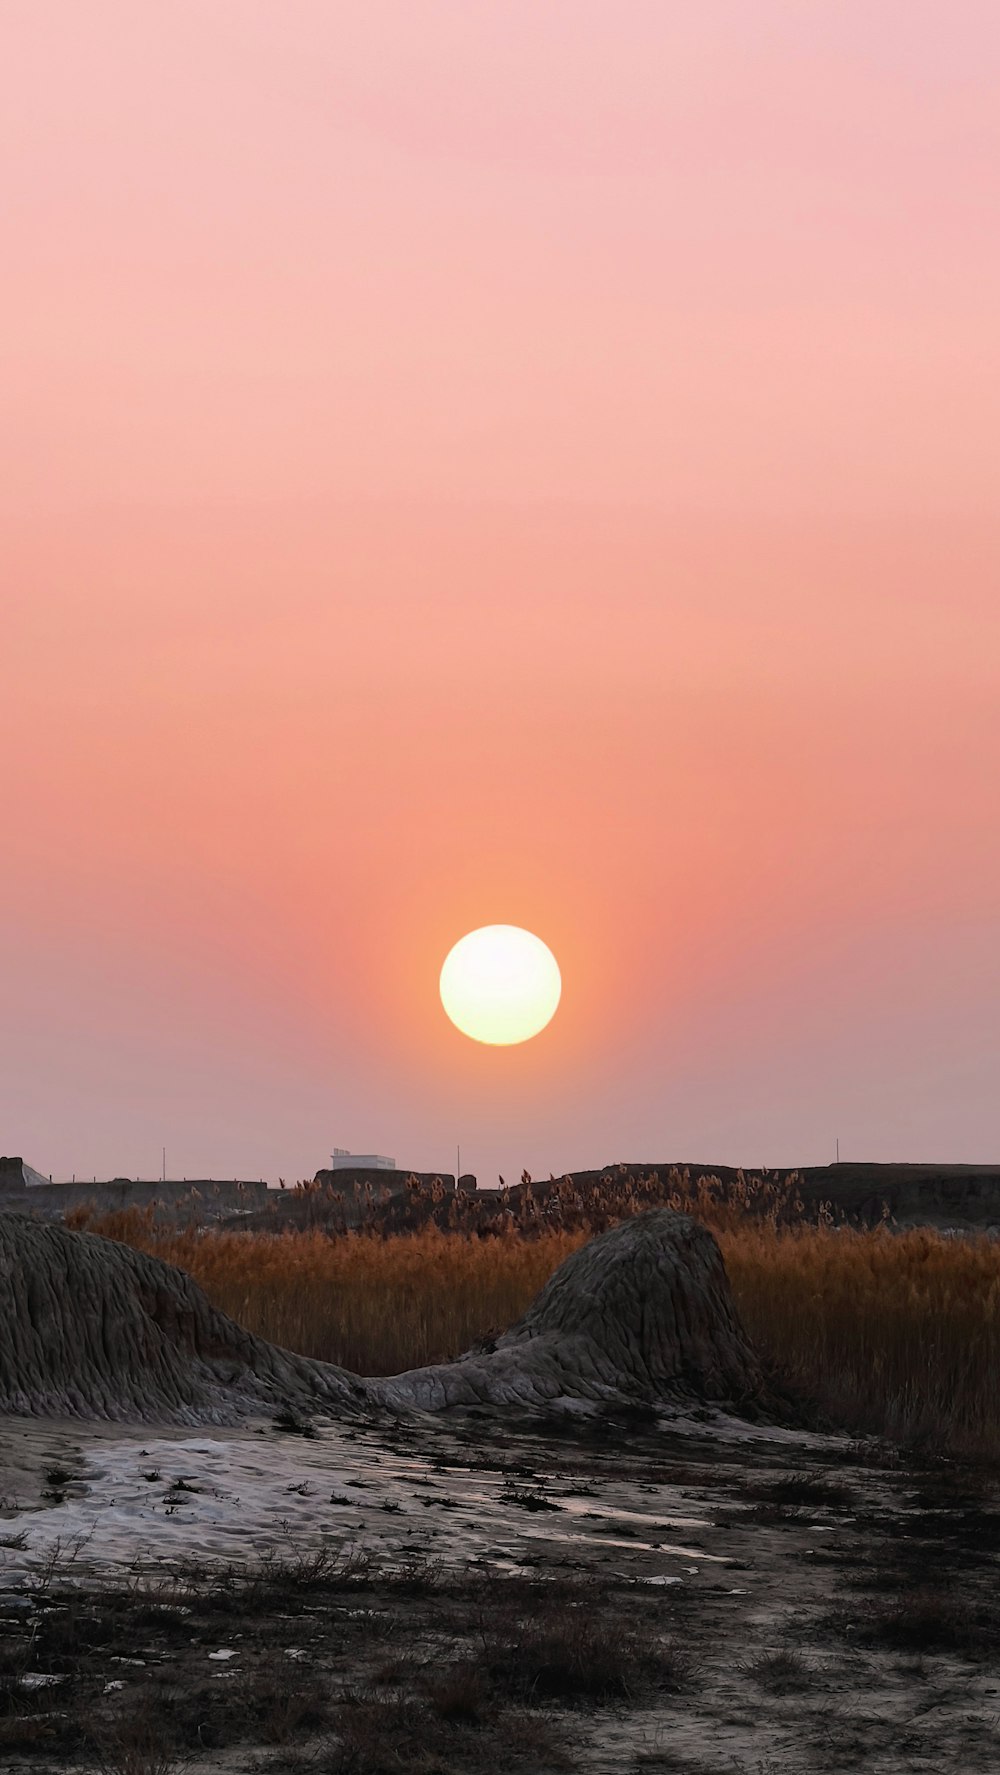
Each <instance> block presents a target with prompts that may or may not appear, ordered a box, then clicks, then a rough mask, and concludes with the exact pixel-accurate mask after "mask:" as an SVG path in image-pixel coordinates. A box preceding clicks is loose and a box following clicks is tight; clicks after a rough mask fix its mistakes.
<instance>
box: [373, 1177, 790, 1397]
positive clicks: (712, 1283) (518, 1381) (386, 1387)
mask: <svg viewBox="0 0 1000 1775" xmlns="http://www.w3.org/2000/svg"><path fill="white" fill-rule="evenodd" d="M376 1384H377V1385H378V1386H379V1387H380V1389H381V1396H382V1397H383V1398H385V1399H386V1400H388V1401H390V1402H399V1403H411V1404H413V1405H416V1406H419V1407H422V1408H423V1409H425V1410H434V1409H436V1408H438V1407H440V1406H445V1405H473V1404H485V1405H503V1404H514V1403H520V1404H525V1405H543V1404H547V1403H551V1402H552V1401H554V1400H558V1399H569V1400H597V1401H601V1400H603V1401H615V1400H626V1401H632V1402H641V1403H644V1404H649V1405H656V1404H663V1403H676V1404H691V1403H698V1404H714V1405H717V1406H723V1407H726V1408H727V1409H729V1410H732V1411H736V1412H740V1411H741V1410H747V1409H749V1410H750V1411H751V1412H752V1413H753V1415H760V1414H761V1412H766V1411H768V1410H769V1409H770V1408H771V1407H772V1406H774V1405H775V1403H776V1401H775V1400H774V1399H773V1397H772V1395H771V1392H770V1389H769V1387H768V1384H767V1382H766V1380H765V1376H764V1374H763V1372H762V1368H761V1364H760V1361H759V1359H758V1357H757V1355H756V1353H755V1351H754V1349H753V1347H752V1345H751V1343H750V1340H749V1338H748V1336H747V1334H746V1332H745V1330H744V1328H743V1326H742V1324H741V1323H740V1320H739V1317H738V1315H737V1312H736V1308H735V1306H734V1304H733V1299H732V1294H731V1292H730V1287H729V1278H728V1277H727V1275H726V1269H725V1265H724V1263H723V1261H722V1253H721V1252H720V1250H719V1247H718V1245H717V1244H716V1242H715V1239H714V1238H713V1237H712V1234H711V1233H710V1232H709V1231H708V1229H707V1227H704V1226H702V1224H701V1223H700V1221H697V1220H693V1219H692V1218H691V1217H690V1215H687V1214H677V1213H674V1212H673V1211H672V1210H671V1209H669V1208H661V1209H656V1210H654V1211H653V1212H652V1213H650V1214H641V1215H637V1216H636V1218H635V1219H633V1220H627V1221H624V1222H623V1223H622V1224H621V1225H620V1226H617V1227H613V1228H612V1229H611V1230H610V1231H609V1232H606V1233H602V1234H601V1235H600V1236H599V1237H598V1238H596V1239H592V1240H591V1242H590V1243H589V1244H588V1245H584V1246H582V1247H581V1248H580V1250H579V1251H576V1252H574V1253H573V1255H572V1256H571V1257H569V1258H567V1260H566V1262H565V1263H564V1264H562V1265H561V1266H560V1268H559V1269H558V1270H557V1271H556V1272H555V1274H554V1275H553V1276H552V1277H550V1279H549V1281H548V1282H547V1283H546V1285H545V1287H544V1288H543V1289H542V1291H541V1293H540V1294H539V1296H538V1298H537V1299H536V1300H535V1301H534V1303H533V1304H532V1305H531V1306H530V1307H529V1309H528V1311H527V1312H526V1313H525V1315H524V1317H523V1319H521V1320H519V1322H518V1323H517V1324H516V1325H515V1326H513V1327H512V1329H511V1330H510V1331H508V1332H506V1333H505V1334H504V1335H503V1336H502V1337H501V1338H499V1339H498V1340H497V1342H496V1344H495V1346H494V1347H493V1348H492V1350H489V1351H484V1352H472V1353H470V1354H469V1355H467V1356H463V1357H460V1358H459V1360H458V1361H457V1362H450V1363H444V1364H439V1365H437V1366H435V1367H432V1368H422V1369H415V1370H412V1371H411V1372H410V1373H409V1374H404V1375H397V1376H396V1377H395V1378H394V1379H393V1380H388V1381H383V1382H381V1383H376Z"/></svg>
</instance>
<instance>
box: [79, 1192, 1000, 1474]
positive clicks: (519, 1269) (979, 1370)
mask: <svg viewBox="0 0 1000 1775" xmlns="http://www.w3.org/2000/svg"><path fill="white" fill-rule="evenodd" d="M642 1184H646V1185H647V1187H645V1188H643V1187H642ZM565 1185H566V1186H567V1187H564V1186H563V1185H559V1186H558V1188H559V1189H561V1190H562V1197H561V1198H559V1197H557V1196H556V1195H552V1197H551V1202H550V1206H551V1205H552V1204H555V1205H556V1206H558V1204H559V1201H560V1200H561V1201H562V1203H563V1206H564V1207H565V1208H566V1213H565V1214H564V1215H563V1216H562V1219H563V1222H564V1224H562V1225H559V1224H556V1225H554V1226H553V1225H552V1224H551V1217H549V1224H545V1223H541V1224H540V1216H539V1209H538V1204H537V1202H535V1201H531V1202H530V1203H529V1204H528V1206H527V1208H518V1209H516V1210H515V1213H514V1215H513V1216H510V1215H508V1216H507V1217H506V1219H505V1220H504V1221H503V1222H502V1230H500V1229H498V1227H497V1224H496V1223H495V1222H491V1223H490V1230H491V1232H492V1233H493V1234H494V1235H495V1236H490V1237H483V1236H481V1233H480V1236H476V1234H474V1233H463V1232H462V1231H441V1230H440V1229H439V1228H438V1227H437V1226H435V1225H434V1224H433V1222H431V1223H426V1224H425V1225H424V1226H423V1228H422V1229H421V1230H416V1231H412V1232H404V1233H395V1234H392V1235H390V1236H387V1237H383V1236H381V1235H380V1234H379V1233H378V1232H377V1231H372V1230H367V1231H353V1232H346V1233H338V1234H336V1235H334V1236H331V1235H330V1234H329V1233H327V1232H323V1231H320V1230H318V1229H315V1228H313V1229H311V1230H306V1231H302V1232H291V1233H289V1232H285V1233H268V1232H264V1233H247V1232H213V1231H211V1230H209V1229H205V1228H199V1227H196V1226H189V1227H187V1228H184V1229H181V1230H170V1229H169V1228H164V1227H158V1226H157V1225H156V1224H155V1223H154V1221H153V1219H152V1216H151V1214H150V1213H149V1212H145V1213H143V1212H140V1211H138V1210H126V1211H124V1212H122V1213H119V1214H113V1215H107V1216H105V1217H103V1218H102V1219H93V1218H90V1217H89V1216H88V1215H87V1214H86V1212H85V1211H83V1212H80V1211H78V1212H77V1213H76V1215H75V1216H74V1217H72V1220H71V1224H76V1225H78V1226H79V1225H88V1226H89V1228H90V1230H92V1231H95V1232H101V1233H104V1234H105V1235H106V1236H109V1237H111V1238H118V1239H122V1240H124V1241H125V1242H126V1243H128V1244H132V1245H134V1246H136V1247H138V1248H139V1249H142V1250H146V1251H149V1252H151V1253H153V1254H154V1255H155V1256H158V1257H162V1258H165V1259H166V1260H167V1261H168V1262H170V1263H175V1264H178V1265H179V1266H180V1267H181V1268H182V1269H185V1270H187V1271H189V1272H190V1274H191V1275H192V1276H194V1277H195V1279H196V1280H197V1281H198V1282H199V1283H200V1284H201V1286H202V1287H203V1288H204V1289H205V1292H206V1293H207V1294H208V1296H209V1298H210V1299H211V1300H212V1301H213V1302H214V1303H215V1304H216V1305H217V1306H219V1307H221V1308H222V1309H223V1310H224V1311H225V1312H227V1313H229V1314H230V1315H231V1316H232V1317H233V1318H234V1319H237V1320H238V1321H239V1322H240V1323H241V1324H243V1325H246V1326H247V1327H248V1328H249V1329H251V1330H253V1331H255V1332H257V1333H259V1334H260V1335H261V1336H264V1337H267V1338H269V1339H271V1340H272V1341H273V1342H275V1343H278V1344H282V1345H284V1346H285V1347H287V1348H289V1349H294V1350H299V1351H301V1352H302V1353H304V1354H306V1355H310V1356H318V1357H320V1358H322V1359H324V1360H326V1361H330V1362H336V1363H338V1364H340V1365H342V1366H344V1367H346V1368H350V1369H353V1370H355V1371H356V1372H358V1373H361V1374H393V1373H398V1372H399V1371H400V1370H402V1369H404V1368H411V1367H417V1366H419V1365H420V1364H422V1363H426V1362H436V1361H443V1360H446V1359H448V1358H450V1357H453V1356H456V1355H458V1354H459V1353H460V1352H461V1351H462V1350H465V1349H467V1348H469V1346H470V1345H471V1344H473V1343H475V1342H477V1341H478V1340H479V1339H481V1338H484V1337H487V1336H489V1335H491V1334H495V1333H496V1332H497V1331H499V1330H502V1329H503V1328H504V1327H506V1326H508V1325H510V1324H511V1323H513V1321H514V1320H515V1319H517V1318H518V1316H519V1315H520V1314H521V1313H522V1312H523V1311H524V1309H525V1308H526V1307H527V1305H528V1303H529V1302H530V1301H531V1300H532V1298H533V1297H534V1295H535V1294H536V1293H537V1292H538V1290H539V1288H540V1287H541V1286H542V1284H543V1283H544V1282H545V1280H546V1279H547V1277H548V1276H549V1275H551V1273H552V1271H553V1270H554V1269H556V1268H557V1267H558V1265H559V1264H561V1263H562V1262H563V1260H564V1259H565V1258H566V1257H567V1256H568V1255H569V1253H570V1252H571V1251H574V1250H575V1249H577V1247H578V1246H580V1245H582V1244H583V1243H585V1241H586V1240H587V1239H588V1238H589V1237H591V1236H592V1233H593V1231H594V1230H599V1228H600V1227H601V1226H602V1225H607V1224H610V1222H611V1221H613V1220H616V1219H621V1218H623V1217H624V1216H625V1215H627V1214H630V1213H635V1212H637V1211H639V1210H640V1209H642V1208H645V1207H648V1206H649V1205H650V1204H651V1201H652V1200H653V1199H655V1197H654V1191H653V1186H652V1180H651V1179H650V1180H641V1183H640V1186H639V1187H638V1188H636V1187H633V1186H632V1184H630V1183H624V1182H622V1180H617V1181H611V1182H609V1187H608V1190H607V1191H606V1193H605V1199H604V1200H603V1202H600V1201H598V1200H596V1199H595V1200H592V1201H588V1202H585V1203H581V1202H580V1201H579V1199H578V1198H577V1199H576V1200H575V1201H574V1200H573V1198H572V1194H571V1191H570V1190H569V1188H568V1185H569V1180H565ZM659 1200H660V1201H661V1202H663V1201H665V1200H670V1201H671V1202H672V1203H674V1204H675V1205H676V1206H679V1207H680V1206H683V1207H685V1208H689V1209H690V1210H691V1211H692V1212H694V1213H697V1214H698V1215H699V1216H700V1217H701V1218H703V1219H704V1220H705V1221H706V1222H707V1223H708V1224H709V1225H710V1226H712V1229H713V1231H714V1232H715V1234H716V1237H717V1238H718V1240H719V1243H720V1245H721V1247H722V1251H723V1255H724V1257H725V1261H726V1266H727V1269H728V1271H729V1275H730V1279H731V1282H732V1286H733V1292H734V1295H735V1297H736V1302H737V1305H738V1307H739V1309H740V1312H741V1313H742V1315H743V1318H744V1320H745V1322H746V1324H747V1327H748V1329H749V1330H750V1332H751V1334H752V1335H753V1337H754V1338H755V1339H756V1341H757V1343H758V1346H759V1348H760V1349H761V1350H762V1351H763V1353H764V1354H765V1355H766V1356H767V1357H769V1358H770V1359H771V1361H772V1362H773V1363H775V1364H776V1365H777V1367H778V1368H779V1369H781V1370H782V1371H783V1372H784V1374H785V1375H786V1376H788V1377H789V1378H790V1379H791V1380H792V1381H794V1382H795V1383H796V1384H797V1385H798V1386H799V1387H800V1388H801V1389H802V1390H803V1391H805V1392H806V1393H807V1394H809V1395H810V1396H812V1397H813V1398H814V1399H815V1400H816V1401H817V1402H818V1403H819V1404H820V1406H821V1407H822V1408H823V1409H824V1410H825V1411H826V1412H827V1413H828V1414H829V1415H830V1417H831V1418H832V1419H833V1420H834V1421H836V1422H837V1423H839V1424H841V1425H842V1426H844V1427H845V1428H848V1429H850V1430H852V1431H853V1432H855V1433H857V1434H877V1435H887V1436H891V1437H895V1438H898V1439H900V1440H902V1441H906V1442H913V1443H918V1444H922V1445H923V1446H925V1447H927V1448H929V1449H934V1450H936V1451H938V1452H950V1453H954V1454H968V1455H978V1456H981V1457H984V1458H989V1459H996V1460H1000V1389H998V1386H997V1380H996V1377H997V1375H998V1374H1000V1244H998V1243H995V1242H993V1241H991V1240H989V1239H987V1238H985V1237H982V1238H970V1239H965V1238H963V1239H949V1238H945V1237H942V1236H941V1235H940V1234H938V1233H936V1232H933V1231H930V1230H926V1229H918V1230H915V1231H908V1232H903V1233H899V1232H893V1231H891V1230H889V1229H888V1227H882V1228H879V1229H876V1230H874V1231H856V1230H853V1229H850V1228H847V1227H844V1226H835V1225H833V1224H832V1221H831V1219H830V1217H829V1216H823V1217H821V1219H820V1222H819V1224H818V1225H817V1224H809V1225H807V1224H805V1223H804V1222H803V1220H802V1218H801V1215H800V1213H796V1212H795V1210H796V1209H800V1208H801V1204H799V1203H798V1202H797V1199H796V1196H795V1180H794V1179H792V1180H790V1181H789V1182H787V1183H785V1184H784V1185H782V1186H777V1185H773V1184H770V1183H764V1184H762V1183H761V1182H760V1180H748V1184H747V1188H746V1191H745V1192H744V1197H743V1199H742V1201H741V1200H739V1199H736V1200H734V1199H733V1197H732V1193H731V1192H730V1195H729V1198H728V1199H727V1200H726V1201H722V1200H721V1199H720V1192H719V1191H717V1190H715V1189H713V1187H712V1184H711V1180H709V1182H708V1184H707V1185H706V1184H704V1183H703V1184H699V1185H698V1186H697V1188H695V1189H687V1188H686V1187H685V1180H683V1179H682V1180H678V1179H676V1178H672V1179H671V1189H670V1190H669V1191H664V1190H662V1189H661V1190H660V1191H659ZM470 1212H471V1210H470ZM453 1218H454V1217H453ZM583 1220H585V1221H587V1222H588V1223H589V1224H580V1222H581V1221H583Z"/></svg>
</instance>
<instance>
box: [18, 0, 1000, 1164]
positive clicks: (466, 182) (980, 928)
mask: <svg viewBox="0 0 1000 1775" xmlns="http://www.w3.org/2000/svg"><path fill="white" fill-rule="evenodd" d="M2 12H3V18H2V25H3V38H4V50H3V56H2V72H0V161H2V164H3V166H4V169H5V170H4V176H3V180H2V195H0V221H2V231H3V240H4V248H5V251H4V259H5V267H4V274H3V278H2V281H0V375H2V384H3V388H4V399H3V403H2V414H0V534H2V541H3V560H4V572H3V588H2V591H0V661H2V690H0V835H2V839H0V855H2V862H0V981H2V1001H3V1015H2V1018H0V1147H2V1148H3V1150H5V1151H6V1152H8V1153H19V1154H22V1155H23V1156H24V1158H25V1159H26V1160H28V1162H29V1163H31V1164H32V1165H34V1166H35V1167H36V1168H37V1169H38V1170H39V1171H41V1172H42V1173H43V1174H48V1173H51V1174H52V1175H53V1176H54V1177H57V1178H63V1177H66V1178H68V1177H70V1176H71V1175H73V1174H76V1175H77V1176H90V1175H96V1176H98V1177H100V1176H112V1175H123V1176H140V1175H141V1176H144V1177H150V1176H156V1175H158V1174H159V1172H160V1167H161V1162H162V1149H163V1148H164V1147H165V1148H166V1166H167V1172H168V1175H171V1176H177V1177H180V1176H188V1177H192V1176H217V1177H229V1176H237V1175H238V1176H241V1177H258V1176H262V1177H266V1178H269V1179H270V1180H272V1181H276V1180H277V1179H278V1178H279V1177H282V1178H284V1179H286V1180H287V1181H291V1180H293V1179H295V1178H299V1177H308V1176H311V1175H312V1174H313V1172H314V1171H315V1170H316V1168H317V1167H318V1166H320V1165H322V1164H324V1163H326V1162H327V1155H328V1154H329V1152H330V1150H331V1148H332V1147H333V1146H334V1145H336V1146H342V1147H347V1148H350V1149H352V1150H356V1151H364V1152H369V1151H376V1152H380V1153H385V1154H387V1155H390V1156H392V1157H394V1158H395V1159H396V1160H397V1162H398V1163H399V1164H400V1165H403V1166H406V1167H409V1166H413V1167H414V1168H419V1169H434V1168H441V1169H443V1170H449V1171H450V1170H453V1169H454V1166H455V1162H456V1149H457V1147H459V1146H460V1147H461V1163H462V1168H463V1169H464V1170H472V1171H475V1172H476V1173H477V1174H478V1175H479V1178H480V1181H481V1182H482V1183H484V1184H489V1183H491V1182H493V1181H495V1177H496V1175H497V1174H499V1173H503V1174H504V1175H505V1176H506V1177H507V1179H508V1181H510V1180H511V1179H512V1178H516V1177H518V1176H519V1175H520V1172H521V1169H522V1167H526V1168H527V1169H528V1170H529V1171H530V1172H532V1173H533V1174H534V1175H538V1176H547V1175H548V1174H549V1172H550V1171H554V1172H556V1173H561V1172H564V1171H566V1170H569V1169H572V1168H574V1167H577V1168H581V1167H584V1166H588V1167H590V1166H598V1165H603V1164H606V1163H609V1162H612V1161H614V1160H618V1159H626V1160H633V1161H643V1160H651V1161H652V1160H668V1159H670V1160H684V1159H688V1160H691V1161H698V1162H713V1161H717V1162H720V1163H724V1162H725V1163H743V1164H746V1165H748V1166H749V1165H754V1166H756V1165H761V1164H766V1165H781V1166H785V1165H794V1164H796V1163H802V1164H805V1163H824V1162H826V1161H828V1160H831V1159H832V1158H833V1156H834V1152H835V1142H836V1140H837V1139H838V1138H839V1141H840V1151H841V1155H842V1156H843V1157H847V1158H854V1159H864V1158H868V1159H940V1160H947V1159H951V1160H956V1161H957V1160H998V1159H1000V1110H998V1104H1000V1095H998V1088H997V1087H998V1076H997V1075H998V1066H1000V1012H998V1005H1000V918H998V894H1000V575H998V565H1000V535H998V531H1000V504H998V490H997V462H998V459H1000V333H998V330H997V324H996V317H997V314H998V312H1000V228H998V226H997V223H998V214H1000V111H998V108H997V106H996V90H997V80H998V74H1000V12H998V10H997V8H996V5H995V0H955V3H954V4H952V5H950V6H948V7H945V6H942V5H941V4H939V3H938V0H935V3H934V4H930V3H928V0H905V3H904V0H879V3H878V4H876V5H873V4H872V3H871V0H842V3H841V4H839V5H837V6H823V5H819V4H810V3H809V0H742V3H741V4H738V5H737V4H734V0H699V4H698V5H697V6H674V5H666V4H664V3H663V0H614V3H613V0H546V3H545V4H541V5H540V4H539V3H538V0H477V4H475V5H470V4H469V0H422V3H421V4H420V5H419V6H414V5H413V4H412V0H339V3H338V4H337V5H336V6H330V5H329V4H328V0H282V4H280V5H277V4H273V3H271V0H266V3H265V0H146V3H145V4H144V5H142V6H136V5H135V4H134V0H88V4H87V5H86V6H81V5H79V4H78V0H4V4H3V8H2ZM491 923H510V924H518V925H524V926H526V927H527V928H529V929H531V930H533V931H535V932H537V934H538V935H539V936H541V937H542V938H543V939H544V940H545V942H546V943H548V944H549V946H550V947H551V948H552V950H553V951H554V953H555V955H556V956H557V958H558V961H559V963H560V967H561V970H562V975H563V997H562V1002H561V1005H560V1008H559V1010H558V1012H557V1014H556V1016H555V1018H554V1020H553V1021H552V1023H551V1024H550V1025H549V1027H548V1028H547V1029H546V1030H545V1031H544V1032H543V1033H542V1034H541V1035H539V1036H538V1037H536V1038H535V1040H533V1041H531V1042H528V1043H525V1044H523V1045H522V1046H517V1047H509V1048H494V1047H486V1046H483V1045H481V1044H476V1043H473V1042H471V1041H469V1040H468V1039H467V1038H466V1037H464V1036H463V1035H461V1034H460V1033H459V1032H458V1031H457V1030H456V1029H455V1028H453V1027H452V1025H451V1024H450V1023H449V1022H448V1020H447V1018H446V1017H445V1014H444V1012H443V1010H442V1008H441V1004H440V1001H439V997H438V989H437V981H438V974H439V970H440V967H441V964H442V962H443V960H444V957H445V955H446V953H447V951H448V950H449V949H450V947H451V946H452V944H453V943H454V942H455V941H456V940H457V939H458V938H459V937H460V936H462V935H463V934H464V933H465V932H466V931H468V930H470V929H472V928H474V927H476V926H479V925H484V924H491Z"/></svg>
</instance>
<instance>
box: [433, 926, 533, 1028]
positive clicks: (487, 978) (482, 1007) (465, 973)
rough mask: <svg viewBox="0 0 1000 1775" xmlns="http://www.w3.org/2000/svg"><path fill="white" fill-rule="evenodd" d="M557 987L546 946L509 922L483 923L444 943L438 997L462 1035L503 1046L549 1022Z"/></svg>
mask: <svg viewBox="0 0 1000 1775" xmlns="http://www.w3.org/2000/svg"><path fill="white" fill-rule="evenodd" d="M561 992H562V979H561V977H560V974H559V965H558V963H557V961H556V958H555V956H554V955H553V953H552V951H551V949H550V948H549V947H548V945H547V944H546V943H543V942H542V939H541V937H535V936H533V935H532V933H531V932H530V931H522V930H521V928H520V926H519V925H515V924H487V925H483V927H482V929H481V930H478V931H470V932H469V934H468V936H467V937H462V938H461V940H460V941H459V942H458V943H456V944H455V947H454V949H450V950H449V951H448V954H447V955H446V957H445V962H444V967H443V968H442V969H441V1003H442V1004H443V1005H444V1008H445V1010H446V1011H447V1013H448V1015H449V1017H450V1018H451V1020H452V1022H453V1023H454V1025H455V1027H456V1028H457V1029H460V1030H461V1031H462V1034H463V1035H471V1037H472V1039H473V1041H476V1042H491V1043H493V1044H494V1045H495V1046H497V1047H507V1046H509V1045H510V1044H511V1043H513V1042H526V1041H529V1040H530V1038H531V1037H532V1036H533V1035H537V1034H538V1032H539V1030H540V1029H544V1028H545V1025H546V1023H549V1022H551V1020H552V1018H553V1017H554V1015H555V1010H556V1006H557V1005H558V1003H559V995H560V993H561Z"/></svg>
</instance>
